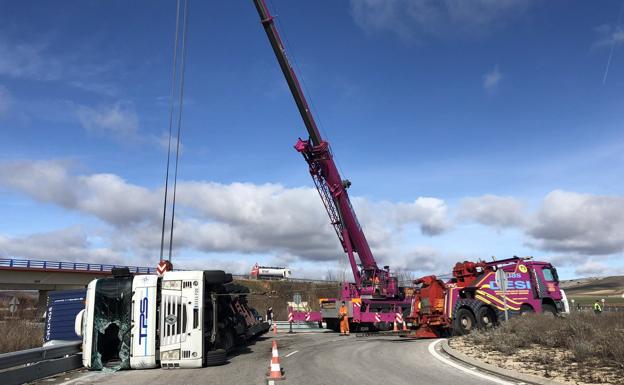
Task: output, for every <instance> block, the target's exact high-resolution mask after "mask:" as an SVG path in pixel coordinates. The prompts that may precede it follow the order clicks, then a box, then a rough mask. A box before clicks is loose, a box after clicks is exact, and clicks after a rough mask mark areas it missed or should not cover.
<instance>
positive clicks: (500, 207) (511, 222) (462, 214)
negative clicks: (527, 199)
mask: <svg viewBox="0 0 624 385" xmlns="http://www.w3.org/2000/svg"><path fill="white" fill-rule="evenodd" d="M458 215H459V218H460V219H463V220H470V221H474V222H477V223H480V224H482V225H486V226H491V227H495V228H497V229H504V228H508V227H521V226H522V225H523V224H524V223H525V215H526V209H525V207H524V205H523V204H522V203H521V202H519V201H518V200H517V199H515V198H513V197H502V196H496V195H483V196H480V197H470V198H464V199H463V200H462V201H461V204H460V208H459V214H458Z"/></svg>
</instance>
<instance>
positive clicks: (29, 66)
mask: <svg viewBox="0 0 624 385" xmlns="http://www.w3.org/2000/svg"><path fill="white" fill-rule="evenodd" d="M45 49H46V44H29V43H24V42H22V43H13V42H9V41H8V40H6V39H5V38H0V75H4V76H10V77H13V78H30V79H37V80H56V79H58V78H60V76H61V72H62V65H61V63H60V62H59V61H57V60H55V59H51V58H46V55H44V51H45Z"/></svg>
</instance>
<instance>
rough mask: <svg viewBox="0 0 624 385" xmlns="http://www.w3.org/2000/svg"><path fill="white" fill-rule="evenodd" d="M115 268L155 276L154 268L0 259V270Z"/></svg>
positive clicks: (80, 270)
mask: <svg viewBox="0 0 624 385" xmlns="http://www.w3.org/2000/svg"><path fill="white" fill-rule="evenodd" d="M115 267H127V268H128V269H129V270H130V272H131V273H135V274H155V273H156V268H153V267H139V266H124V265H105V264H100V263H82V262H59V261H40V260H33V259H12V258H0V268H16V269H32V270H62V271H72V272H93V273H97V272H104V273H105V272H110V271H111V270H113V268H115Z"/></svg>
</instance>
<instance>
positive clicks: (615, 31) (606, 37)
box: [595, 24, 624, 46]
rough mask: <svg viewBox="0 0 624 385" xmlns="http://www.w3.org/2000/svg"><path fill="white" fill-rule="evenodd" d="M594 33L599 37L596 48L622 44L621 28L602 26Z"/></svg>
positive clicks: (622, 34) (623, 34)
mask: <svg viewBox="0 0 624 385" xmlns="http://www.w3.org/2000/svg"><path fill="white" fill-rule="evenodd" d="M596 32H598V34H599V35H600V38H599V39H598V41H596V43H595V45H596V46H612V45H614V44H615V45H618V44H622V43H624V30H623V29H622V28H621V27H613V26H611V25H608V24H603V25H601V26H598V27H597V28H596Z"/></svg>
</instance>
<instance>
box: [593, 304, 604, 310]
mask: <svg viewBox="0 0 624 385" xmlns="http://www.w3.org/2000/svg"><path fill="white" fill-rule="evenodd" d="M594 310H596V311H602V306H600V304H599V303H598V302H596V303H595V304H594Z"/></svg>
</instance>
